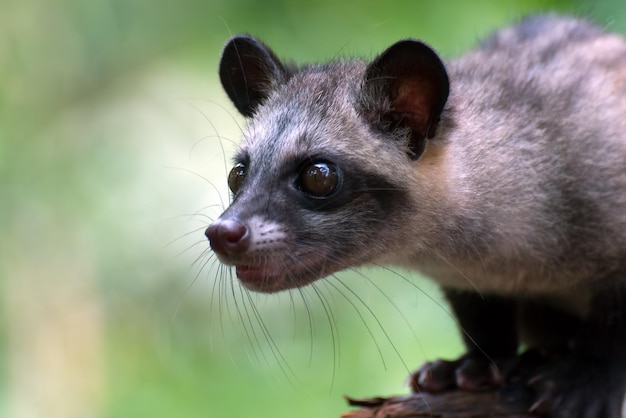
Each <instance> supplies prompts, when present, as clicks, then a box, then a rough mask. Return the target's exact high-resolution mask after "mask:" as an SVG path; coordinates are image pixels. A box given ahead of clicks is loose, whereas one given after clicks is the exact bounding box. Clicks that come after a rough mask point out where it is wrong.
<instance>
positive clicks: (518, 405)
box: [341, 385, 537, 418]
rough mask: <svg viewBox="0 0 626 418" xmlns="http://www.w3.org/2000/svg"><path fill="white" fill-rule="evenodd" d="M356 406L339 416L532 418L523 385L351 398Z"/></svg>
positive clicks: (363, 417) (349, 399)
mask: <svg viewBox="0 0 626 418" xmlns="http://www.w3.org/2000/svg"><path fill="white" fill-rule="evenodd" d="M346 400H347V401H348V403H349V404H350V406H355V407H359V408H360V409H358V410H356V411H351V412H348V413H345V414H342V415H341V418H420V417H428V418H471V417H494V418H495V417H498V418H532V417H535V418H536V417H537V416H536V415H533V414H530V413H529V412H528V409H529V407H530V404H531V402H532V393H531V392H530V391H529V390H528V389H527V388H526V387H524V386H518V385H509V386H507V387H506V388H504V389H501V390H495V389H494V390H488V391H484V392H465V391H460V390H455V391H449V392H443V393H438V394H429V393H416V394H412V395H408V396H400V397H392V398H371V399H351V398H346Z"/></svg>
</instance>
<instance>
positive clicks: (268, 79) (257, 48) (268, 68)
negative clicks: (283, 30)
mask: <svg viewBox="0 0 626 418" xmlns="http://www.w3.org/2000/svg"><path fill="white" fill-rule="evenodd" d="M219 74H220V81H221V83H222V87H223V88H224V90H225V91H226V93H227V94H228V97H230V100H232V102H233V103H234V104H235V107H236V108H237V110H239V112H240V113H241V114H242V115H244V116H246V117H251V116H252V115H253V114H254V112H255V111H256V109H257V108H258V107H259V105H260V104H261V103H263V101H265V99H266V98H267V96H268V95H269V94H270V93H271V92H272V90H273V89H275V88H276V86H277V85H278V84H280V83H281V82H283V81H284V80H285V79H286V78H287V71H286V69H285V66H284V65H283V63H282V62H281V61H280V60H279V59H278V58H277V57H276V55H275V54H274V52H272V50H271V49H270V48H269V47H267V46H266V45H264V44H263V43H262V42H260V41H258V40H256V39H255V38H253V37H251V36H247V35H238V36H235V37H233V38H232V39H230V40H229V41H228V43H227V44H226V46H225V47H224V50H223V52H222V58H221V61H220V66H219Z"/></svg>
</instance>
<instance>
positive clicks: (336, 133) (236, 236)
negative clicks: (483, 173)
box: [206, 36, 449, 292]
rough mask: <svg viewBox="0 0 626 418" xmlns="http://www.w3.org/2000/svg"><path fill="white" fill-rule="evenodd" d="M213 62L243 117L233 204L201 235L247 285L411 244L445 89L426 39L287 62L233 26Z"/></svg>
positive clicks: (342, 265)
mask: <svg viewBox="0 0 626 418" xmlns="http://www.w3.org/2000/svg"><path fill="white" fill-rule="evenodd" d="M219 73H220V78H221V82H222V85H223V87H224V89H225V90H226V93H227V94H228V96H229V97H230V99H231V100H232V101H233V103H234V104H235V106H236V108H237V109H238V110H239V112H241V113H242V114H243V115H244V116H246V117H247V118H249V120H248V126H247V129H246V132H245V136H244V140H243V143H242V145H241V148H240V150H239V151H238V152H237V154H236V155H235V158H234V166H233V168H232V170H231V172H230V174H229V176H228V185H229V187H230V190H231V191H232V193H233V201H232V204H231V205H230V207H229V208H228V209H226V211H225V212H224V213H223V214H222V215H221V216H220V218H219V219H217V220H216V221H215V222H214V223H213V224H211V225H210V226H209V227H208V229H207V230H206V235H207V237H208V238H209V240H210V243H211V248H212V249H213V251H214V252H215V253H216V254H217V256H218V257H219V259H220V260H221V261H222V262H223V263H225V264H228V265H234V266H235V267H236V272H237V276H238V277H239V279H240V280H241V282H242V283H243V284H244V286H246V287H247V288H249V289H252V290H257V291H263V292H275V291H279V290H283V289H288V288H293V287H299V286H304V285H306V284H308V283H310V282H312V281H314V280H316V279H319V278H322V277H325V276H327V275H329V274H332V273H334V272H337V271H339V270H343V269H346V268H349V267H354V266H357V265H361V264H365V263H375V262H384V261H389V260H399V259H401V258H402V257H407V256H409V255H410V254H409V253H408V250H409V245H407V244H408V242H409V241H411V242H412V244H411V245H410V247H411V248H415V247H416V245H415V244H414V242H415V241H419V240H420V237H419V236H416V234H417V235H419V227H418V228H417V229H416V227H410V228H408V227H407V226H406V225H407V220H408V219H418V220H419V216H420V215H421V214H422V215H424V214H425V212H427V211H428V203H427V202H422V201H419V199H416V198H415V197H414V196H416V194H415V193H414V192H415V191H416V190H415V188H418V189H419V188H420V187H422V186H420V183H423V182H422V177H424V175H422V174H420V170H416V167H418V166H419V165H420V164H422V165H427V164H428V161H424V160H427V157H426V155H427V154H429V152H428V151H427V149H428V142H430V141H429V139H431V138H433V137H434V136H435V132H436V129H437V125H438V122H439V118H440V114H441V112H442V110H443V107H444V105H445V103H446V99H447V97H448V89H449V83H448V77H447V74H446V71H445V68H444V66H443V64H442V62H441V60H440V59H439V58H438V57H437V55H436V54H435V53H434V52H433V51H432V50H431V49H430V48H429V47H428V46H426V45H425V44H423V43H421V42H419V41H415V40H404V41H400V42H398V43H396V44H394V45H392V46H391V47H389V48H388V49H387V50H386V51H384V52H383V53H382V54H381V55H379V56H378V57H377V58H376V59H374V60H373V61H372V62H370V63H365V62H362V61H357V60H346V61H341V60H339V61H334V62H331V63H327V64H322V65H310V66H304V67H301V68H296V67H295V66H292V65H289V64H285V63H283V62H282V61H281V60H279V59H278V58H277V57H276V55H275V54H274V53H273V52H272V51H271V50H270V49H269V48H268V47H267V46H265V45H264V44H262V43H261V42H259V41H257V40H256V39H254V38H251V37H248V36H237V37H234V38H233V39H231V40H230V41H229V42H228V44H227V45H226V47H225V48H224V51H223V55H222V59H221V62H220V70H219ZM425 151H426V152H425ZM431 153H432V152H431ZM433 158H434V157H433ZM425 216H426V215H425ZM411 222H413V221H411ZM424 224H425V225H426V226H428V225H427V224H428V220H427V219H424Z"/></svg>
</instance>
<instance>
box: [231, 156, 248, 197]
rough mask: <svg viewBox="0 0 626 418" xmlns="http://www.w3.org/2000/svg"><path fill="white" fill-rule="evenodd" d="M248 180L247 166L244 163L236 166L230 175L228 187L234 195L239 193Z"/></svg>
mask: <svg viewBox="0 0 626 418" xmlns="http://www.w3.org/2000/svg"><path fill="white" fill-rule="evenodd" d="M245 179H246V165H245V164H243V163H238V164H236V165H235V166H234V167H233V168H232V170H230V173H229V174H228V187H229V188H230V191H231V192H233V193H235V194H236V193H237V192H238V191H239V189H241V185H242V184H243V182H244V180H245Z"/></svg>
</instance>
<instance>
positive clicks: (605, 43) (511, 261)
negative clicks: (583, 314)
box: [225, 18, 626, 294]
mask: <svg viewBox="0 0 626 418" xmlns="http://www.w3.org/2000/svg"><path fill="white" fill-rule="evenodd" d="M541 19H543V20H541ZM541 19H540V20H539V21H538V22H535V23H533V24H532V25H526V26H518V27H514V28H508V29H505V30H503V31H500V32H497V33H496V34H494V35H493V36H492V37H491V38H490V39H489V40H488V41H486V42H485V43H484V45H483V46H482V47H481V48H479V49H477V50H474V51H472V52H470V53H468V54H466V55H465V56H463V57H461V58H460V59H458V60H454V61H451V62H449V63H448V64H447V67H448V72H449V76H450V80H451V95H450V98H449V100H448V103H447V106H446V109H445V111H444V112H443V114H442V121H441V123H440V127H439V131H438V133H437V135H436V137H435V138H433V139H432V140H429V141H428V143H427V149H426V152H425V154H424V155H423V156H422V157H421V158H420V159H419V160H418V161H415V162H414V161H410V160H409V159H407V158H406V154H405V152H403V149H402V146H403V144H402V140H401V139H397V138H396V139H395V140H390V138H389V137H388V135H383V134H380V133H379V132H376V131H375V130H373V129H372V128H371V126H369V125H368V124H365V123H364V118H366V116H365V115H364V111H363V109H364V108H368V107H370V108H380V106H381V104H380V103H374V104H371V105H368V103H367V101H368V100H374V99H372V98H370V97H364V95H363V94H362V92H361V87H362V86H361V80H362V78H363V73H364V71H365V69H366V63H364V62H361V61H338V62H332V63H328V64H324V65H320V66H315V65H313V66H307V67H304V68H302V69H300V70H299V71H297V72H295V74H292V75H291V77H290V78H289V80H288V81H287V82H286V83H283V84H281V85H280V86H278V87H277V88H275V89H274V90H273V91H271V93H270V94H269V97H268V98H267V100H266V101H265V102H264V103H263V105H262V106H261V107H260V108H259V109H258V110H257V112H256V113H255V115H254V117H253V118H252V119H251V120H250V123H249V126H248V129H247V131H246V134H245V138H244V141H243V144H242V146H241V150H240V152H239V155H240V158H243V156H245V157H246V158H248V159H249V160H250V172H249V175H248V178H249V182H250V183H249V184H247V185H246V187H245V188H244V190H243V191H242V196H238V197H237V199H236V200H235V202H234V204H233V208H231V209H229V211H231V212H232V211H236V212H237V213H238V214H240V213H246V214H249V215H252V214H254V215H257V216H258V215H261V216H266V217H268V219H270V220H272V221H274V222H278V223H281V222H286V223H287V226H286V227H285V229H286V230H287V231H288V233H287V235H286V237H285V239H286V240H287V242H286V244H285V245H284V246H281V248H285V249H287V248H288V249H289V250H288V251H289V254H283V255H280V254H276V255H274V256H273V257H276V260H274V261H272V262H282V261H281V260H280V259H281V257H283V258H285V257H291V254H292V253H295V254H298V253H299V250H298V248H299V247H303V248H308V247H311V246H315V247H317V248H319V250H320V251H322V252H325V253H327V254H334V255H335V256H334V257H331V260H328V263H327V265H326V266H325V267H324V268H321V267H320V269H319V270H320V272H321V271H322V270H323V272H324V274H330V273H332V272H334V271H336V270H340V269H343V268H346V267H352V266H358V265H361V264H365V263H371V262H374V263H391V264H400V265H408V266H411V267H414V268H417V269H419V270H421V271H423V272H425V273H426V274H427V275H429V276H430V277H432V278H434V279H435V280H438V281H440V282H442V283H444V284H446V285H451V286H455V287H471V288H475V289H477V290H479V291H481V292H507V293H516V294H519V293H520V292H521V293H545V292H549V293H553V292H554V291H560V290H563V289H569V288H570V287H572V286H576V285H577V284H580V283H585V284H586V283H588V282H589V280H592V279H594V280H595V279H597V278H601V277H603V276H606V275H607V274H608V273H610V272H614V271H620V272H623V271H626V266H625V261H624V260H626V169H625V167H626V139H625V138H626V119H625V118H624V115H626V94H625V93H626V92H625V89H626V45H625V44H624V42H623V40H622V39H621V38H620V37H618V36H616V35H611V34H604V33H603V32H601V31H599V30H598V29H596V28H595V27H593V26H590V25H588V24H586V23H583V22H580V21H576V20H572V19H566V18H541ZM310 155H323V156H325V155H332V156H336V157H337V158H338V159H340V160H341V162H342V163H343V164H349V165H350V166H353V167H355V168H358V169H359V170H361V171H363V172H366V173H367V174H368V176H371V177H372V178H379V179H382V180H384V183H386V184H388V187H389V188H390V189H393V191H394V192H393V193H390V194H393V195H394V196H396V198H399V199H400V200H401V203H398V204H397V205H395V206H394V208H395V212H393V213H381V212H380V207H378V206H377V204H375V203H373V204H371V205H365V207H366V208H359V207H358V206H359V205H357V203H359V202H361V203H360V204H362V201H363V200H367V199H370V200H373V199H372V196H371V194H374V193H375V192H373V193H371V194H370V196H368V194H367V193H366V194H365V195H364V196H362V197H360V198H356V199H355V200H354V202H352V203H351V204H349V205H345V206H344V207H341V208H338V209H337V210H336V211H332V212H324V213H310V214H304V215H303V216H302V217H297V218H294V217H292V218H290V219H289V220H284V219H282V217H283V216H284V215H282V214H280V213H279V212H280V211H281V210H282V209H281V208H283V207H284V206H290V204H289V203H288V202H287V200H288V196H286V194H285V193H284V190H283V189H284V185H283V184H282V183H281V181H282V180H283V179H281V177H280V176H281V173H280V170H281V169H283V164H284V162H287V161H296V160H298V159H301V158H308V156H310ZM350 174H351V173H349V172H348V173H346V175H348V176H349V175H350ZM249 199H251V200H257V201H258V200H260V201H262V202H264V203H263V204H262V205H261V206H260V207H259V206H258V205H250V203H249V202H248V200H249ZM259 210H261V212H260V213H259ZM292 212H293V211H292ZM238 216H240V217H242V216H243V217H244V218H245V216H248V215H245V216H244V215H238ZM344 226H345V227H344ZM300 230H304V231H306V234H305V233H302V234H301V233H300V232H299V231H300ZM303 251H304V250H303ZM225 261H227V262H228V261H230V262H232V260H225ZM267 262H269V261H267ZM333 264H336V265H333ZM331 265H333V266H332V267H331ZM309 271H310V272H311V273H312V274H313V273H318V271H317V270H316V269H312V268H309ZM314 275H316V274H314ZM317 278H318V277H311V278H308V279H306V280H304V279H303V280H304V281H303V282H302V283H299V282H298V281H297V280H296V281H294V282H293V283H292V284H293V285H300V284H305V283H306V282H308V281H310V280H313V279H317ZM298 280H300V279H298Z"/></svg>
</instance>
